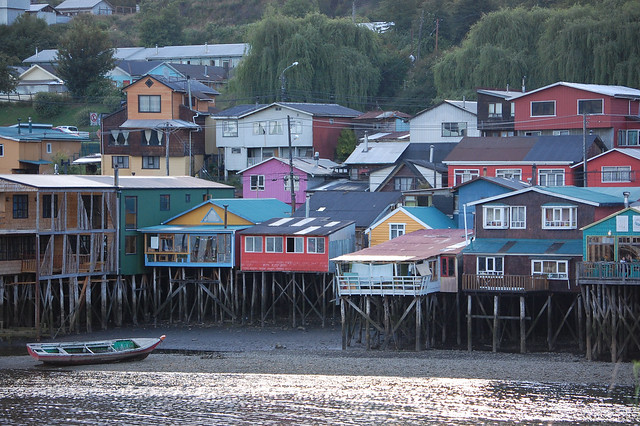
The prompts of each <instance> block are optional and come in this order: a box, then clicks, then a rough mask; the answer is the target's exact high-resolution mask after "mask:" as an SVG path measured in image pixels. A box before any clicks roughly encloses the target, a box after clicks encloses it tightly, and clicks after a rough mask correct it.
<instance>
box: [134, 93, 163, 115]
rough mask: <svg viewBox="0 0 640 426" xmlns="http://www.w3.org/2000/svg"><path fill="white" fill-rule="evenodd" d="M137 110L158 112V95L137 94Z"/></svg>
mask: <svg viewBox="0 0 640 426" xmlns="http://www.w3.org/2000/svg"><path fill="white" fill-rule="evenodd" d="M138 112H160V95H138Z"/></svg>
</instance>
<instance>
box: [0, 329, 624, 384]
mask: <svg viewBox="0 0 640 426" xmlns="http://www.w3.org/2000/svg"><path fill="white" fill-rule="evenodd" d="M162 334H164V335H166V336H167V337H166V340H165V341H164V342H163V343H162V344H161V346H160V347H159V349H157V350H156V351H155V352H153V353H152V354H151V355H150V356H149V357H148V358H147V359H145V360H143V361H140V362H132V363H118V364H101V365H89V366H75V367H55V368H59V369H82V370H99V371H141V372H144V371H148V372H163V371H170V372H193V373H200V372H202V373H229V374H233V373H255V374H298V375H304V374H312V375H345V376H387V377H438V378H468V379H487V380H513V381H527V382H538V383H571V384H583V385H598V386H607V387H615V386H634V385H635V384H636V381H637V380H636V378H635V377H634V371H633V363H617V364H614V363H608V362H589V361H586V360H585V358H584V357H583V356H580V355H574V354H567V353H528V354H519V353H504V352H500V353H492V352H483V351H473V352H467V351H462V350H426V351H421V352H415V351H396V350H385V351H382V350H370V351H367V350H365V349H364V348H363V347H362V346H361V345H359V344H354V346H352V347H349V348H348V349H347V350H345V351H343V350H341V349H340V342H341V340H340V337H341V334H340V328H339V327H328V328H319V327H317V328H316V327H307V328H302V327H300V328H297V329H293V328H287V327H265V328H260V327H249V326H242V327H241V326H163V327H158V328H153V327H148V328H144V327H142V328H117V329H110V330H105V331H97V332H94V333H90V334H86V333H83V334H72V335H65V336H60V337H58V339H57V340H59V341H62V340H64V341H84V340H101V339H107V338H114V337H151V336H156V337H157V336H160V335H162ZM42 341H47V339H43V340H42ZM21 345H24V343H23V342H19V343H18V342H13V343H12V345H11V346H10V345H8V344H7V343H5V342H3V343H0V354H2V355H5V356H0V369H41V368H53V367H47V366H44V365H42V364H41V363H39V362H37V361H35V360H34V359H32V358H31V357H29V356H28V355H26V349H25V351H24V353H25V354H24V355H16V347H19V346H21ZM23 347H24V346H23ZM17 351H18V353H19V351H20V350H19V349H17ZM7 354H10V355H7Z"/></svg>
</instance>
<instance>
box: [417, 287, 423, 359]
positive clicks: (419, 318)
mask: <svg viewBox="0 0 640 426" xmlns="http://www.w3.org/2000/svg"><path fill="white" fill-rule="evenodd" d="M417 299H418V300H417V301H416V351H419V350H421V349H422V343H421V341H420V337H421V334H422V298H421V297H417Z"/></svg>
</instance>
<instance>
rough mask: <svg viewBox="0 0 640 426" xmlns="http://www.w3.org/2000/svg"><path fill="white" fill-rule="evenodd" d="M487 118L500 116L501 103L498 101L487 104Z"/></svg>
mask: <svg viewBox="0 0 640 426" xmlns="http://www.w3.org/2000/svg"><path fill="white" fill-rule="evenodd" d="M489 118H502V104H501V103H499V102H496V103H490V104H489Z"/></svg>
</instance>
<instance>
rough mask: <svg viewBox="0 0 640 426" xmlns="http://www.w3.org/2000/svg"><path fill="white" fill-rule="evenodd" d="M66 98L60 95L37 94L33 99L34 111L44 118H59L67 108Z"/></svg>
mask: <svg viewBox="0 0 640 426" xmlns="http://www.w3.org/2000/svg"><path fill="white" fill-rule="evenodd" d="M66 100H67V99H66V97H65V96H64V95H60V94H58V93H47V92H41V93H37V94H36V95H35V96H34V98H33V109H34V110H35V111H36V112H37V113H38V114H39V115H40V116H41V117H44V118H54V117H56V116H58V115H59V114H60V113H61V112H62V109H63V108H64V107H65V102H66Z"/></svg>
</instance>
